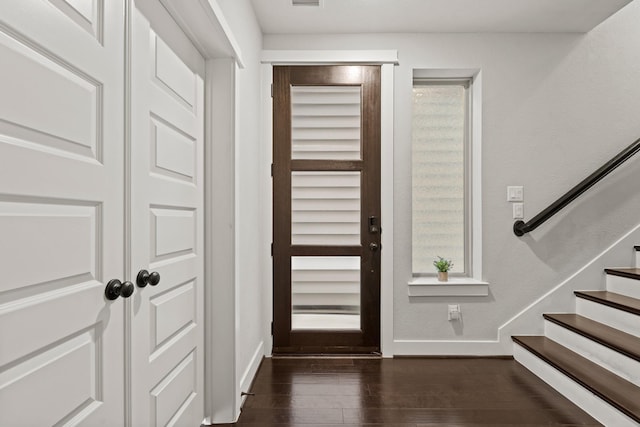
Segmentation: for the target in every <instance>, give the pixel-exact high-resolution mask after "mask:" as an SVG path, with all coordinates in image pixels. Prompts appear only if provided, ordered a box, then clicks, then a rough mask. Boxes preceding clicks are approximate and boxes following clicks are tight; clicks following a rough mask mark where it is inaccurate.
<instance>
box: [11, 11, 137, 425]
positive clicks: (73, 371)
mask: <svg viewBox="0 0 640 427" xmlns="http://www.w3.org/2000/svg"><path fill="white" fill-rule="evenodd" d="M123 64H124V8H123V2H116V1H102V0H86V1H79V0H66V1H65V0H50V1H49V2H45V1H39V0H15V1H11V0H3V1H2V2H0V271H1V272H2V280H1V281H0V425H3V426H5V425H6V426H14V427H15V426H22V425H34V424H35V423H37V424H38V425H64V424H74V425H91V426H95V425H103V426H114V425H123V424H124V423H125V420H124V397H123V395H124V376H123V370H124V367H123V361H124V353H123V342H124V341H123V330H124V324H123V306H124V304H123V303H124V301H123V300H122V298H118V299H117V300H114V301H108V300H106V299H105V297H104V289H105V284H106V283H107V281H109V280H110V279H121V280H122V279H123V275H124V268H123V267H124V261H123V189H124V179H123V149H124V144H123V135H124V124H123V122H124V116H123V106H124V73H123Z"/></svg>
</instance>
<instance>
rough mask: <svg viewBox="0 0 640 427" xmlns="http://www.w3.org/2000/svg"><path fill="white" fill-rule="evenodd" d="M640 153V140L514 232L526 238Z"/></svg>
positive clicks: (521, 223) (520, 222)
mask: <svg viewBox="0 0 640 427" xmlns="http://www.w3.org/2000/svg"><path fill="white" fill-rule="evenodd" d="M638 151H640V139H638V140H636V141H635V142H634V143H633V144H631V145H630V146H628V147H627V148H625V149H624V150H622V151H621V152H620V153H619V154H618V155H617V156H615V157H614V158H613V159H611V160H609V161H608V162H607V163H605V164H604V165H602V167H601V168H600V169H598V170H597V171H595V172H594V173H592V174H591V175H589V176H588V177H587V178H585V179H584V180H582V182H580V184H578V185H576V186H575V187H573V188H572V189H571V190H569V191H568V192H567V193H565V195H564V196H562V197H560V198H559V199H558V200H556V201H555V202H553V203H552V204H551V205H549V207H548V208H546V209H545V210H543V211H541V212H540V213H539V214H538V215H536V216H534V217H533V218H531V219H530V220H529V221H527V222H524V221H522V220H520V221H516V222H515V223H514V224H513V232H514V233H515V234H516V236H524V235H525V234H526V233H528V232H530V231H533V230H535V229H536V228H538V227H539V226H540V225H541V224H542V223H544V222H545V221H547V220H548V219H549V218H551V217H552V216H554V215H555V214H557V213H558V212H559V211H560V210H561V209H562V208H564V207H565V206H567V205H568V204H569V203H571V202H572V201H573V200H575V199H576V198H577V197H578V196H580V195H581V194H582V193H584V192H585V191H587V190H588V189H589V188H591V187H592V186H593V185H594V184H595V183H596V182H598V181H600V180H601V179H602V178H604V177H605V176H607V175H609V174H610V173H611V172H612V171H613V170H614V169H615V168H617V167H618V166H620V165H621V164H623V163H624V162H626V161H627V160H629V159H630V158H631V157H633V155H634V154H636V153H637V152H638Z"/></svg>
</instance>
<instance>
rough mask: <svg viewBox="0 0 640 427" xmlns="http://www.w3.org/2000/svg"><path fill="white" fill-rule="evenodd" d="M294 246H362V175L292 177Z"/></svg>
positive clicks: (301, 174) (307, 173) (331, 173)
mask: <svg viewBox="0 0 640 427" xmlns="http://www.w3.org/2000/svg"><path fill="white" fill-rule="evenodd" d="M291 244H293V245H339V246H343V245H351V246H355V245H359V244H360V172H293V173H292V174H291Z"/></svg>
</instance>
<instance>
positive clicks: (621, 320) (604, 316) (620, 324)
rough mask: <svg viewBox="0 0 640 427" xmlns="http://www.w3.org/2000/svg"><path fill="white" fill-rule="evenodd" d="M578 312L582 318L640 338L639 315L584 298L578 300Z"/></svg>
mask: <svg viewBox="0 0 640 427" xmlns="http://www.w3.org/2000/svg"><path fill="white" fill-rule="evenodd" d="M576 312H577V313H578V314H579V315H581V316H584V317H588V318H589V319H592V320H595V321H596V322H600V323H603V324H605V325H607V326H611V327H612V328H616V329H618V330H620V331H622V332H626V333H628V334H631V335H635V336H637V337H639V338H640V316H638V315H635V314H631V313H628V312H626V311H622V310H618V309H616V308H613V307H609V306H607V305H604V304H599V303H597V302H593V301H589V300H586V299H584V298H577V301H576Z"/></svg>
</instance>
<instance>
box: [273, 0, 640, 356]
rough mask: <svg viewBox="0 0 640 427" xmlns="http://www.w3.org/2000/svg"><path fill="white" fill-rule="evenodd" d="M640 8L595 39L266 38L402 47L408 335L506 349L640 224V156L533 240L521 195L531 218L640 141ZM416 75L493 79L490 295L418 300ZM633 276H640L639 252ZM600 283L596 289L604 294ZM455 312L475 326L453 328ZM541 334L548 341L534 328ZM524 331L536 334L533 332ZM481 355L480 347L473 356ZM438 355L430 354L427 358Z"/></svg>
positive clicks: (399, 268)
mask: <svg viewBox="0 0 640 427" xmlns="http://www.w3.org/2000/svg"><path fill="white" fill-rule="evenodd" d="M638 22H640V2H638V1H635V2H632V3H631V4H630V5H628V6H627V7H625V8H624V9H622V10H621V11H620V12H619V13H617V14H616V15H614V16H613V17H612V18H610V19H609V20H608V21H606V22H605V23H603V24H601V25H600V26H599V27H597V28H596V29H594V30H593V31H591V32H590V33H589V34H586V35H580V34H360V35H353V34H345V35H331V36H322V35H321V36H318V35H294V36H291V35H266V36H264V44H263V47H264V48H265V49H273V50H283V49H293V50H314V49H323V50H340V49H397V50H398V53H399V59H400V65H399V66H398V67H397V68H396V73H395V84H396V86H395V131H394V137H395V149H394V150H395V165H394V166H395V167H394V169H395V175H394V177H393V178H394V192H395V201H394V208H395V211H394V216H395V223H394V228H395V233H396V234H395V236H394V237H395V246H394V251H395V261H394V269H395V273H394V279H395V280H394V281H395V283H394V328H395V331H394V334H395V338H396V339H397V340H417V341H420V342H422V343H424V344H426V345H428V344H429V341H432V340H433V341H438V340H459V341H467V340H469V341H474V340H495V339H496V334H497V330H498V328H499V327H500V326H501V325H502V324H504V323H505V322H507V321H508V320H509V319H510V318H511V317H513V316H514V315H515V314H517V313H518V312H519V311H520V310H522V309H523V308H524V307H526V306H527V305H528V304H530V303H531V302H532V301H533V300H535V299H536V298H537V297H539V296H540V295H542V294H544V293H545V292H546V291H548V290H549V289H551V288H553V287H554V286H555V285H557V284H558V283H560V282H562V281H563V279H565V278H567V277H568V276H570V275H571V274H572V273H574V272H575V271H577V270H578V269H579V268H580V267H582V266H583V265H585V264H586V263H587V262H588V261H589V260H591V259H593V258H594V257H595V256H596V255H597V254H598V253H599V252H601V251H602V250H604V249H605V248H606V247H608V246H609V245H611V244H612V243H613V242H614V241H616V240H617V239H618V238H620V236H622V235H623V234H624V233H625V232H626V231H628V230H630V229H631V228H633V227H634V226H635V225H636V224H637V223H638V222H640V215H638V212H640V192H638V190H637V188H638V184H637V183H638V178H639V177H640V158H636V159H635V160H634V161H632V163H630V164H628V165H626V166H624V167H623V168H621V169H620V170H619V171H617V172H615V173H614V174H613V175H611V176H609V177H608V178H607V179H606V180H605V181H603V182H601V183H600V184H599V185H598V186H597V187H596V188H593V189H592V190H590V192H589V193H588V194H586V195H584V196H582V197H581V198H580V199H578V200H577V201H575V202H574V203H573V204H572V205H571V206H569V207H568V208H566V209H565V210H564V211H563V212H562V213H561V214H560V215H558V216H556V217H555V218H554V219H552V220H550V221H549V222H548V223H546V224H545V225H543V226H541V227H540V228H539V229H538V230H536V231H534V232H533V233H531V234H530V235H528V236H525V237H523V238H517V237H515V236H514V235H513V232H512V224H513V220H512V219H511V206H510V205H509V204H508V203H507V202H506V187H507V185H524V188H525V217H526V218H531V217H532V216H533V215H535V214H536V213H538V212H539V211H540V210H541V209H543V208H545V207H546V206H547V205H548V204H549V203H551V202H553V201H554V200H555V199H556V198H557V197H559V196H560V195H562V194H563V193H564V192H566V191H567V190H569V189H570V188H571V187H573V186H574V185H575V184H577V183H578V182H579V181H580V180H582V179H583V178H584V177H586V176H587V175H588V174H590V173H591V172H593V171H594V170H595V169H596V168H597V167H599V166H601V165H602V164H603V163H604V162H605V161H607V160H608V159H609V158H611V157H612V156H614V155H615V154H617V152H618V151H620V150H621V149H622V148H624V147H626V146H627V145H628V144H630V143H631V142H633V141H634V140H635V139H637V138H639V137H640V120H638V112H640V85H639V84H638V78H639V77H640V27H638V25H637V23H638ZM414 68H447V69H450V68H464V69H473V68H480V69H481V70H482V73H483V88H482V92H483V159H482V161H483V171H484V173H483V175H484V176H483V183H482V189H483V205H484V207H483V274H484V279H485V280H487V281H489V282H490V284H491V285H490V295H489V297H474V298H471V297H465V298H444V297H438V298H409V297H408V296H407V281H408V280H409V279H410V277H411V271H410V269H411V265H410V262H411V256H410V250H411V228H410V227H411V217H410V210H411V172H410V167H409V165H410V151H411V147H410V144H411V132H410V124H411V77H412V70H413V69H414ZM629 249H630V250H629V259H628V260H627V259H624V260H621V261H620V264H621V265H626V264H628V265H632V264H631V262H632V252H631V248H629ZM600 279H601V278H600V277H595V278H594V279H593V282H592V283H589V284H586V285H585V286H600V285H601V282H600ZM447 303H459V304H461V308H462V313H463V322H461V323H457V324H456V323H449V322H448V321H447V319H446V317H447V312H446V307H447ZM530 329H531V331H532V332H533V331H535V330H538V329H539V330H540V331H541V330H542V320H540V323H539V327H538V326H537V325H531V328H530ZM523 332H524V331H523ZM470 345H471V346H473V344H472V343H471V344H470ZM423 348H424V347H423Z"/></svg>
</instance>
